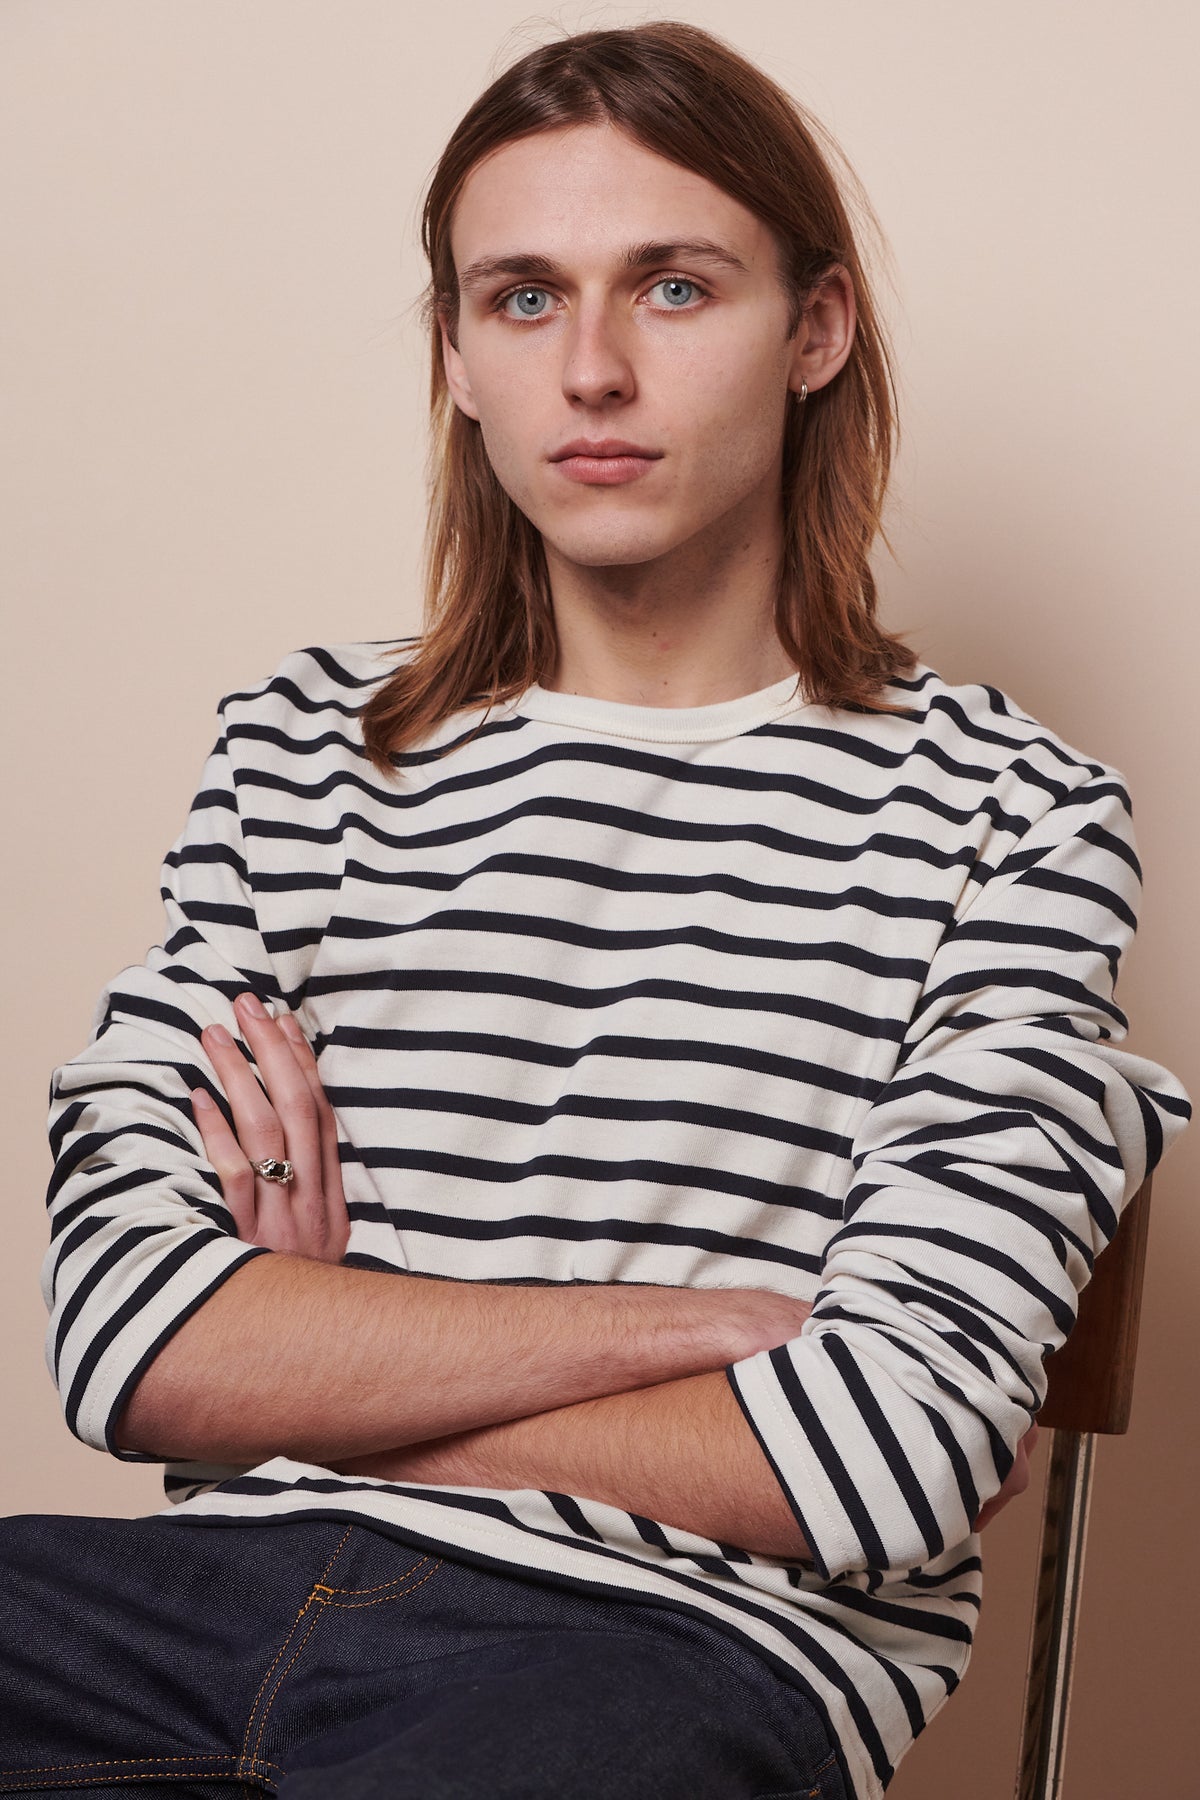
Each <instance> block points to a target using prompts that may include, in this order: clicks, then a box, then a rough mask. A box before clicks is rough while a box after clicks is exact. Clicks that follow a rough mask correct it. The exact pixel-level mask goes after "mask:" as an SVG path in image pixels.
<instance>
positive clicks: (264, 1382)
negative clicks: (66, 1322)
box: [117, 1254, 798, 1463]
mask: <svg viewBox="0 0 1200 1800" xmlns="http://www.w3.org/2000/svg"><path fill="white" fill-rule="evenodd" d="M772 1303H774V1306H773V1305H772ZM797 1305H798V1303H796V1302H790V1301H787V1300H786V1299H785V1298H784V1297H783V1296H774V1295H765V1294H763V1295H757V1294H750V1293H739V1292H726V1291H719V1292H714V1291H702V1290H689V1289H682V1288H656V1287H634V1286H612V1287H575V1286H572V1287H510V1286H492V1285H488V1284H484V1283H480V1282H454V1281H431V1280H423V1279H420V1278H418V1277H407V1276H403V1275H393V1274H387V1273H382V1272H375V1271H371V1270H364V1269H346V1268H342V1267H340V1266H338V1265H333V1264H327V1263H320V1262H316V1261H311V1260H308V1259H306V1258H302V1257H296V1256H286V1255H279V1254H273V1255H269V1256H259V1257H256V1258H254V1260H253V1261H251V1262H249V1263H246V1264H245V1265H243V1267H241V1268H239V1269H237V1270H235V1272H234V1273H233V1274H232V1275H231V1276H230V1277H229V1278H228V1280H227V1281H226V1282H225V1283H224V1284H223V1286H221V1287H220V1288H218V1289H217V1290H216V1292H215V1293H214V1294H212V1295H211V1296H210V1297H209V1299H208V1300H207V1301H206V1302H205V1303H204V1305H203V1306H201V1307H200V1308H199V1309H198V1310H197V1311H196V1312H195V1313H194V1314H193V1315H192V1317H191V1318H189V1319H187V1320H186V1321H185V1322H184V1323H183V1324H182V1325H181V1326H180V1327H179V1329H178V1331H177V1332H176V1333H175V1334H174V1336H172V1337H171V1338H170V1339H169V1340H168V1341H167V1343H166V1344H165V1345H164V1347H163V1349H162V1350H161V1351H160V1352H159V1354H158V1356H157V1357H156V1359H155V1361H154V1362H153V1363H152V1364H151V1366H150V1367H149V1369H148V1370H147V1371H146V1373H145V1375H144V1376H143V1377H142V1379H141V1381H140V1383H139V1385H138V1387H137V1389H136V1390H135V1392H134V1394H133V1396H132V1398H131V1399H130V1401H129V1403H128V1405H127V1406H126V1408H125V1411H124V1413H123V1416H122V1420H121V1423H120V1425H119V1427H118V1431H117V1441H118V1443H119V1444H120V1445H121V1447H122V1448H124V1449H130V1450H139V1451H143V1452H146V1453H149V1454H153V1455H158V1456H165V1457H178V1458H185V1459H186V1458H191V1459H197V1460H202V1461H216V1462H235V1463H237V1462H260V1461H263V1460H264V1459H265V1458H268V1457H271V1456H276V1455H288V1456H294V1457H296V1458H297V1459H298V1460H301V1461H307V1462H320V1463H329V1462H331V1461H332V1460H333V1459H335V1458H346V1457H353V1456H360V1455H363V1454H365V1453H370V1452H373V1451H379V1450H382V1449H384V1448H389V1447H393V1446H395V1445H397V1444H410V1443H415V1442H419V1441H421V1440H426V1439H430V1438H440V1437H444V1436H445V1435H446V1434H448V1433H457V1432H462V1431H465V1430H470V1429H473V1428H476V1427H479V1426H486V1425H492V1424H495V1423H497V1422H500V1421H504V1420H509V1419H513V1418H518V1417H522V1416H524V1415H526V1414H529V1413H543V1412H547V1411H550V1410H551V1409H554V1408H560V1407H564V1406H569V1405H571V1404H573V1403H576V1402H580V1401H583V1400H586V1399H590V1398H593V1397H596V1396H599V1395H605V1394H614V1393H623V1392H625V1391H626V1390H629V1389H635V1388H639V1387H642V1386H645V1385H648V1384H650V1383H654V1382H661V1381H665V1380H672V1379H675V1378H678V1377H682V1376H687V1375H692V1374H696V1373H700V1372H702V1371H705V1370H711V1369H715V1368H720V1367H722V1366H723V1364H724V1363H725V1362H726V1361H728V1360H729V1359H730V1358H731V1357H732V1356H735V1355H740V1354H745V1353H746V1345H747V1343H748V1342H749V1343H752V1344H754V1346H755V1347H761V1345H762V1343H763V1342H764V1341H765V1339H766V1338H768V1337H769V1338H770V1339H771V1341H772V1342H780V1341H782V1339H783V1337H785V1336H786V1335H787V1324H786V1314H787V1312H788V1311H789V1309H790V1311H791V1314H792V1317H793V1321H794V1315H795V1309H796V1307H797ZM768 1319H773V1320H774V1321H775V1322H774V1324H773V1325H771V1326H768V1325H767V1323H766V1321H767V1320H768ZM791 1328H792V1329H797V1328H798V1325H797V1324H796V1323H795V1322H793V1324H792V1326H791Z"/></svg>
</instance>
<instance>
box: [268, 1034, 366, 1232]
mask: <svg viewBox="0 0 1200 1800" xmlns="http://www.w3.org/2000/svg"><path fill="white" fill-rule="evenodd" d="M279 1029H280V1031H281V1032H282V1033H283V1035H284V1037H285V1038H286V1039H287V1041H288V1044H289V1045H290V1046H291V1050H292V1054H293V1055H294V1056H295V1058H296V1061H297V1063H298V1064H299V1066H300V1069H301V1072H302V1073H303V1075H304V1079H305V1080H306V1081H307V1083H308V1087H309V1092H310V1093H311V1094H312V1097H313V1104H314V1105H315V1107H316V1109H317V1124H318V1127H319V1130H320V1136H321V1173H322V1180H323V1185H324V1188H325V1213H326V1218H327V1220H328V1228H329V1235H330V1242H331V1245H333V1246H336V1247H337V1254H338V1255H339V1256H341V1255H342V1254H343V1253H344V1251H345V1248H346V1244H347V1242H348V1240H349V1237H350V1218H349V1214H348V1212H347V1209H346V1196H345V1193H344V1191H343V1188H342V1160H341V1155H340V1153H339V1150H338V1122H337V1115H336V1114H335V1112H334V1110H333V1107H332V1106H331V1105H330V1103H329V1096H328V1095H327V1094H326V1092H325V1086H324V1083H323V1082H322V1080H321V1076H320V1072H319V1070H318V1068H317V1059H316V1056H315V1055H314V1054H313V1049H312V1046H311V1044H310V1043H309V1041H308V1039H307V1038H306V1037H305V1035H304V1032H303V1029H302V1028H301V1025H300V1021H299V1020H298V1019H297V1018H296V1017H295V1015H294V1014H293V1013H284V1014H282V1015H281V1016H280V1019H279Z"/></svg>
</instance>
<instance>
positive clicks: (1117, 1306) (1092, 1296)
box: [1038, 1176, 1151, 1436]
mask: <svg viewBox="0 0 1200 1800" xmlns="http://www.w3.org/2000/svg"><path fill="white" fill-rule="evenodd" d="M1150 1187H1151V1178H1150V1176H1147V1177H1146V1179H1145V1181H1144V1182H1143V1183H1142V1185H1141V1187H1140V1188H1139V1189H1138V1191H1137V1193H1136V1194H1135V1195H1134V1197H1133V1199H1132V1200H1131V1201H1130V1202H1129V1204H1128V1206H1127V1207H1126V1208H1125V1210H1124V1212H1123V1213H1122V1214H1121V1220H1120V1223H1119V1225H1118V1226H1117V1230H1116V1234H1115V1236H1114V1237H1113V1240H1112V1242H1111V1244H1109V1246H1108V1248H1107V1249H1106V1250H1105V1251H1104V1253H1103V1255H1102V1256H1100V1257H1098V1258H1097V1261H1096V1272H1095V1274H1094V1275H1093V1277H1092V1279H1091V1281H1090V1282H1089V1283H1088V1285H1087V1287H1086V1288H1085V1289H1084V1290H1083V1293H1082V1295H1081V1296H1080V1302H1079V1316H1078V1318H1077V1320H1076V1322H1075V1328H1074V1330H1073V1331H1072V1333H1071V1335H1070V1337H1069V1338H1068V1339H1067V1341H1066V1343H1065V1344H1064V1345H1063V1347H1062V1349H1061V1350H1059V1351H1057V1352H1056V1354H1055V1355H1053V1356H1052V1357H1051V1358H1050V1360H1049V1362H1048V1363H1047V1364H1046V1375H1047V1378H1048V1380H1049V1391H1048V1392H1047V1395H1046V1400H1045V1404H1044V1405H1043V1407H1042V1410H1041V1412H1040V1413H1039V1414H1038V1424H1039V1425H1046V1426H1049V1427H1050V1429H1051V1430H1052V1431H1080V1432H1084V1431H1100V1432H1104V1433H1106V1434H1108V1435H1111V1436H1115V1435H1118V1434H1120V1433H1121V1432H1124V1431H1128V1429H1129V1409H1130V1403H1131V1401H1132V1399H1133V1370H1134V1363H1135V1361H1136V1359H1137V1344H1138V1324H1139V1321H1140V1318H1141V1310H1142V1276H1143V1273H1144V1270H1145V1266H1146V1238H1147V1235H1148V1233H1149V1229H1150Z"/></svg>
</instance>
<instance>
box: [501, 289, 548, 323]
mask: <svg viewBox="0 0 1200 1800" xmlns="http://www.w3.org/2000/svg"><path fill="white" fill-rule="evenodd" d="M549 299H550V296H549V294H547V292H546V290H545V288H535V287H529V288H519V289H518V290H517V292H516V293H515V294H509V295H508V297H507V298H506V299H505V301H504V302H503V310H504V311H505V312H506V313H508V316H509V318H512V317H513V316H514V315H513V313H512V312H511V310H510V309H511V308H512V306H513V305H514V304H515V306H516V309H517V316H518V317H520V318H522V319H540V318H541V316H542V314H543V312H544V311H545V309H546V306H547V304H548V303H549Z"/></svg>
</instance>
